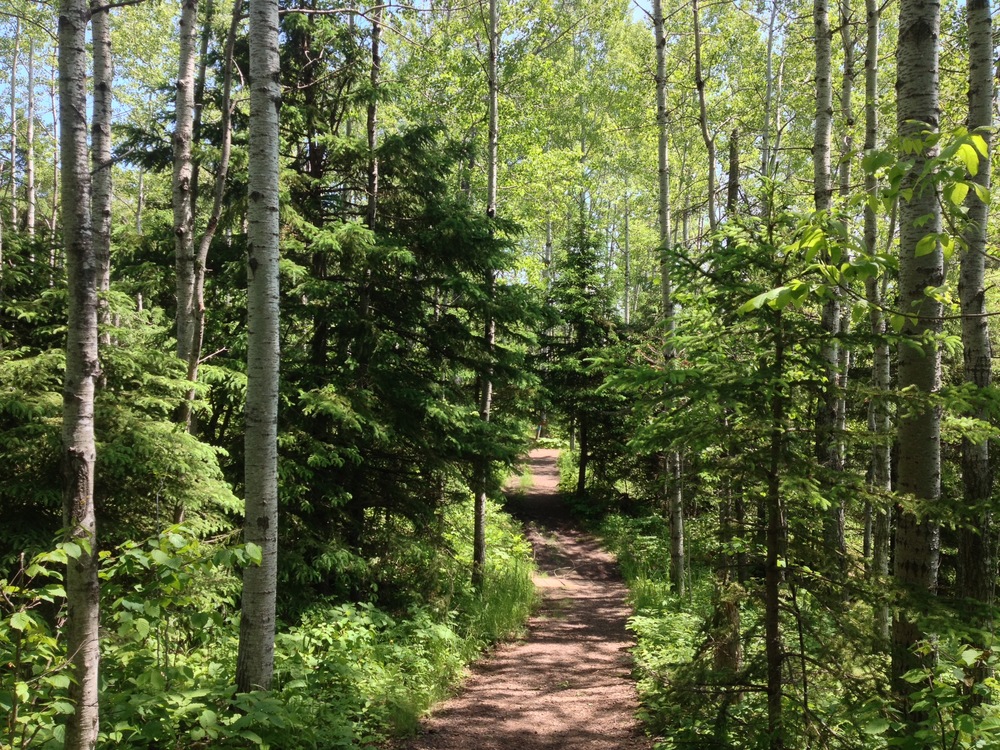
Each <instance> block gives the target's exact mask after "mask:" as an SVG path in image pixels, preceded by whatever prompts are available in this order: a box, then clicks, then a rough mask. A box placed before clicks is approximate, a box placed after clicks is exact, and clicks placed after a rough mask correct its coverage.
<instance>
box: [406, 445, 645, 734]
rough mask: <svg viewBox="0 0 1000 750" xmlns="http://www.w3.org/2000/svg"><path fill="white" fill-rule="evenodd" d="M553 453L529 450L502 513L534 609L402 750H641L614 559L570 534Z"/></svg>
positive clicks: (625, 612) (624, 612) (584, 536)
mask: <svg viewBox="0 0 1000 750" xmlns="http://www.w3.org/2000/svg"><path fill="white" fill-rule="evenodd" d="M558 456H559V451H556V450H534V451H532V452H531V453H530V455H529V457H528V460H527V461H526V465H525V466H524V468H525V469H526V470H530V473H531V481H530V484H529V482H528V481H527V480H526V479H525V480H524V481H523V484H524V485H525V486H521V487H519V486H516V485H515V486H512V487H510V488H509V490H508V493H509V495H510V503H509V508H510V510H511V511H512V512H513V513H514V515H515V516H517V517H518V518H520V519H521V520H522V521H523V522H524V524H525V529H526V533H527V535H528V538H529V539H530V541H531V544H532V546H533V548H534V555H535V561H536V564H537V566H538V575H537V576H536V578H535V585H536V586H537V588H538V590H539V593H540V595H541V604H540V606H539V608H538V610H537V611H536V612H535V614H534V616H533V617H532V618H531V620H530V621H529V623H528V632H527V634H526V636H525V638H524V639H523V640H521V641H519V642H516V643H511V644H506V645H502V646H500V647H498V648H497V649H496V650H495V651H493V652H492V653H491V654H490V655H489V656H488V657H487V658H486V659H484V660H483V661H481V662H479V663H478V664H476V665H474V667H473V668H472V671H471V675H470V676H469V678H468V679H467V680H466V682H465V683H464V684H463V685H462V687H461V691H460V693H459V694H458V695H457V696H456V697H454V698H452V699H451V700H448V701H445V702H444V703H441V704H439V705H438V706H437V707H435V709H434V710H433V713H432V716H431V718H429V719H427V720H426V721H425V722H424V723H423V724H422V725H421V728H420V731H419V733H418V735H417V736H416V737H415V738H413V739H412V740H409V741H408V742H407V743H405V744H404V745H403V747H404V748H405V750H507V749H508V748H509V749H512V750H564V749H565V750H570V749H576V748H580V749H582V750H649V749H650V748H651V747H652V741H651V740H650V739H649V738H647V737H646V736H645V735H644V734H643V732H642V728H641V726H640V724H639V722H638V721H637V720H636V718H635V714H636V711H637V710H638V707H639V706H638V701H637V696H636V691H635V684H634V682H633V680H632V678H631V670H632V660H631V657H630V654H629V648H630V647H631V646H632V640H631V639H630V637H629V636H628V634H627V633H626V630H625V620H626V618H627V617H628V614H629V611H628V608H627V606H626V604H625V593H626V592H625V586H624V584H623V583H622V582H621V579H620V577H619V575H618V572H617V570H616V568H615V563H614V559H613V558H612V557H611V555H609V554H608V553H607V552H605V551H604V550H602V549H601V548H600V545H599V544H598V542H597V540H596V539H594V538H593V537H592V536H590V535H588V534H586V533H583V532H582V531H580V530H578V529H577V528H575V527H574V525H573V523H572V520H571V519H570V514H569V511H568V509H567V508H566V506H565V505H564V503H563V501H562V498H561V497H560V495H559V492H558V484H559V469H558V467H557V460H558Z"/></svg>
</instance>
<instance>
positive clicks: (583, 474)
mask: <svg viewBox="0 0 1000 750" xmlns="http://www.w3.org/2000/svg"><path fill="white" fill-rule="evenodd" d="M587 428H588V424H587V419H585V418H584V417H582V416H581V417H580V462H579V463H578V464H577V470H576V496H577V497H583V496H584V495H586V494H587V464H588V463H590V435H589V434H588V429H587Z"/></svg>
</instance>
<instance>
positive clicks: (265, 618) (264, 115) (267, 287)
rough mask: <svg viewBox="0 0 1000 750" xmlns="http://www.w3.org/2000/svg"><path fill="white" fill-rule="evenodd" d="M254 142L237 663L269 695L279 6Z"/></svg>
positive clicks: (256, 71) (268, 29)
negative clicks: (257, 556)
mask: <svg viewBox="0 0 1000 750" xmlns="http://www.w3.org/2000/svg"><path fill="white" fill-rule="evenodd" d="M249 36H250V119H249V122H250V131H249V135H250V144H249V175H248V184H247V189H248V193H249V204H248V212H247V223H248V227H247V243H248V247H247V253H248V255H249V258H248V282H249V286H248V294H247V395H246V448H245V450H246V467H245V477H246V520H245V526H244V540H245V541H246V542H247V543H252V544H255V545H258V546H259V547H260V548H261V564H260V565H250V566H248V567H247V568H246V569H245V570H244V571H243V600H242V618H241V621H240V643H239V652H238V655H237V662H236V686H237V689H238V690H239V691H240V692H247V691H250V690H255V689H264V690H266V689H268V688H269V687H270V685H271V676H272V673H273V670H274V628H275V621H274V620H275V594H276V589H277V562H278V446H277V437H278V371H279V361H280V360H279V354H280V352H279V338H278V336H279V330H278V322H279V318H278V300H279V286H278V231H279V225H278V148H279V142H280V141H279V130H278V110H279V108H280V106H281V85H280V80H281V79H280V65H279V53H278V3H277V0H252V4H251V6H250V32H249Z"/></svg>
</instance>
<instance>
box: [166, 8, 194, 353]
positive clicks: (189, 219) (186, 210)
mask: <svg viewBox="0 0 1000 750" xmlns="http://www.w3.org/2000/svg"><path fill="white" fill-rule="evenodd" d="M197 25H198V0H183V2H182V5H181V17H180V54H179V57H178V69H177V93H176V96H175V99H174V136H173V145H174V166H173V181H172V188H171V200H172V203H173V220H174V226H173V231H174V262H175V265H176V274H177V320H176V323H177V356H178V357H180V358H181V359H182V360H184V361H185V362H187V361H188V360H189V358H190V356H191V344H192V336H193V331H194V211H193V206H192V201H191V190H192V187H193V180H194V161H193V158H192V153H191V152H192V141H193V132H194V114H195V113H194V83H195V81H194V64H195V52H196V41H197V36H198V35H197Z"/></svg>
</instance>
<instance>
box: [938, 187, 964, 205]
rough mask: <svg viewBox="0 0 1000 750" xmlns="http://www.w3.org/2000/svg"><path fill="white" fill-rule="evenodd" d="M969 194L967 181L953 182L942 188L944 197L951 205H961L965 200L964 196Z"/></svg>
mask: <svg viewBox="0 0 1000 750" xmlns="http://www.w3.org/2000/svg"><path fill="white" fill-rule="evenodd" d="M968 194H969V183H967V182H953V183H951V184H950V185H946V186H945V188H944V197H945V198H947V199H948V201H949V202H950V203H951V205H953V206H961V205H962V204H963V203H964V202H965V197H966V196H967V195H968Z"/></svg>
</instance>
